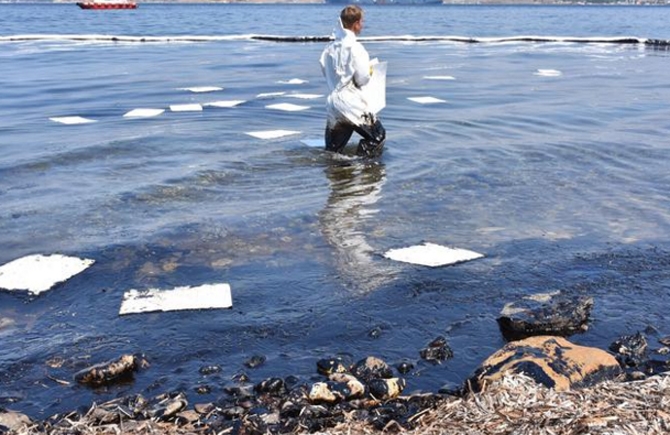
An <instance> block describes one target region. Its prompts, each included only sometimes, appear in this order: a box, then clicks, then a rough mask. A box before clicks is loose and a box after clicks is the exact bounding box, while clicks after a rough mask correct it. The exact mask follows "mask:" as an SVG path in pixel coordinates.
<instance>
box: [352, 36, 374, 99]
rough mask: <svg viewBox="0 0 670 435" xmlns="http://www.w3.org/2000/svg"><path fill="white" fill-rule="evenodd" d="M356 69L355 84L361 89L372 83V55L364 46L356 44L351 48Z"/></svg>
mask: <svg viewBox="0 0 670 435" xmlns="http://www.w3.org/2000/svg"><path fill="white" fill-rule="evenodd" d="M351 54H352V56H353V67H354V83H356V86H358V87H359V88H360V87H361V86H365V85H367V84H368V82H369V81H370V55H369V54H368V52H367V51H366V50H365V47H363V45H362V44H360V43H356V44H354V46H353V47H352V48H351Z"/></svg>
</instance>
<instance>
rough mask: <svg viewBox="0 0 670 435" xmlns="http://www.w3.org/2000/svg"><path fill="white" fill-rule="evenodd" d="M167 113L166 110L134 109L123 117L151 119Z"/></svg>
mask: <svg viewBox="0 0 670 435" xmlns="http://www.w3.org/2000/svg"><path fill="white" fill-rule="evenodd" d="M163 112H165V109H133V110H131V111H130V112H127V113H126V114H125V115H123V117H124V118H151V117H152V116H158V115H160V114H162V113H163Z"/></svg>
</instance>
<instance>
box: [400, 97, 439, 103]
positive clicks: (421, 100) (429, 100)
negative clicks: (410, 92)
mask: <svg viewBox="0 0 670 435" xmlns="http://www.w3.org/2000/svg"><path fill="white" fill-rule="evenodd" d="M407 99H408V100H410V101H414V102H415V103H419V104H435V103H446V101H444V100H440V99H439V98H435V97H408V98H407Z"/></svg>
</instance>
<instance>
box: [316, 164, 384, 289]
mask: <svg viewBox="0 0 670 435" xmlns="http://www.w3.org/2000/svg"><path fill="white" fill-rule="evenodd" d="M326 176H327V177H328V179H329V180H330V186H331V193H330V196H329V197H328V204H326V207H324V209H323V210H322V211H321V212H320V213H319V223H320V226H321V232H322V233H323V235H324V237H325V238H326V239H327V240H328V243H330V244H331V245H332V246H333V247H334V248H335V265H336V267H337V269H338V272H339V273H340V274H341V276H342V277H343V278H344V279H345V281H346V282H347V284H348V285H349V286H351V287H354V288H356V289H359V290H361V291H363V292H368V291H371V290H374V289H376V288H378V287H380V286H381V285H382V284H385V283H387V282H390V281H391V280H392V279H393V277H394V273H393V270H392V269H391V266H390V265H388V264H386V263H384V261H374V257H373V251H374V250H373V248H372V247H371V246H370V244H369V243H368V241H367V237H366V229H365V224H366V223H368V222H367V221H368V220H370V222H372V223H374V221H372V220H373V219H374V217H375V214H376V213H377V211H378V210H377V209H375V208H373V207H374V204H375V203H376V202H377V201H379V199H380V198H381V190H382V185H383V184H384V182H385V181H386V172H385V168H384V166H383V165H382V164H379V163H374V164H366V163H362V162H358V163H354V164H350V165H342V164H331V165H329V166H328V167H327V168H326Z"/></svg>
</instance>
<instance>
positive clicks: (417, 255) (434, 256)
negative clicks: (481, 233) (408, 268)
mask: <svg viewBox="0 0 670 435" xmlns="http://www.w3.org/2000/svg"><path fill="white" fill-rule="evenodd" d="M483 256H484V255H483V254H480V253H478V252H474V251H469V250H467V249H459V248H449V247H446V246H441V245H437V244H434V243H424V244H422V245H416V246H410V247H408V248H399V249H391V250H389V251H387V252H386V253H385V254H384V257H386V258H389V259H391V260H395V261H402V262H405V263H411V264H419V265H422V266H430V267H437V266H446V265H449V264H456V263H462V262H464V261H470V260H475V259H477V258H482V257H483Z"/></svg>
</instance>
